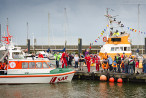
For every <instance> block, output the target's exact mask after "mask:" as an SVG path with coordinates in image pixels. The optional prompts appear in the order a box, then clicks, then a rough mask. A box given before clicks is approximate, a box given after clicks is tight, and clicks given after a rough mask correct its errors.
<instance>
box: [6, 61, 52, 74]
mask: <svg viewBox="0 0 146 98" xmlns="http://www.w3.org/2000/svg"><path fill="white" fill-rule="evenodd" d="M52 69H55V67H54V66H53V65H52V64H51V63H50V61H49V60H27V59H26V60H10V61H9V66H8V68H7V74H40V73H42V74H44V73H49V72H50V71H51V70H52Z"/></svg>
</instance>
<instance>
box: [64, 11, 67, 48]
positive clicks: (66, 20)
mask: <svg viewBox="0 0 146 98" xmlns="http://www.w3.org/2000/svg"><path fill="white" fill-rule="evenodd" d="M64 11H65V13H64V15H65V30H64V33H65V49H66V44H67V40H66V31H67V22H68V21H67V12H66V8H64Z"/></svg>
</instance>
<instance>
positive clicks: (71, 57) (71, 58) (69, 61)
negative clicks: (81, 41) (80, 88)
mask: <svg viewBox="0 0 146 98" xmlns="http://www.w3.org/2000/svg"><path fill="white" fill-rule="evenodd" d="M68 57H69V60H68V66H72V60H73V59H74V57H73V55H71V53H70V54H69V55H68Z"/></svg>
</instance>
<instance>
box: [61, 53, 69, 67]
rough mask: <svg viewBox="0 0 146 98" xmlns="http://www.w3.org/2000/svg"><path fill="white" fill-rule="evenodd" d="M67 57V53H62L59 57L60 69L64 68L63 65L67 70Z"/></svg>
mask: <svg viewBox="0 0 146 98" xmlns="http://www.w3.org/2000/svg"><path fill="white" fill-rule="evenodd" d="M67 57H68V55H67V51H65V52H63V53H62V56H61V59H62V68H64V65H66V68H67V59H66V58H67Z"/></svg>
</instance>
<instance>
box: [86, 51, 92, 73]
mask: <svg viewBox="0 0 146 98" xmlns="http://www.w3.org/2000/svg"><path fill="white" fill-rule="evenodd" d="M85 59H86V64H87V68H88V72H90V63H91V58H90V55H89V54H87V56H86V57H85Z"/></svg>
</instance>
